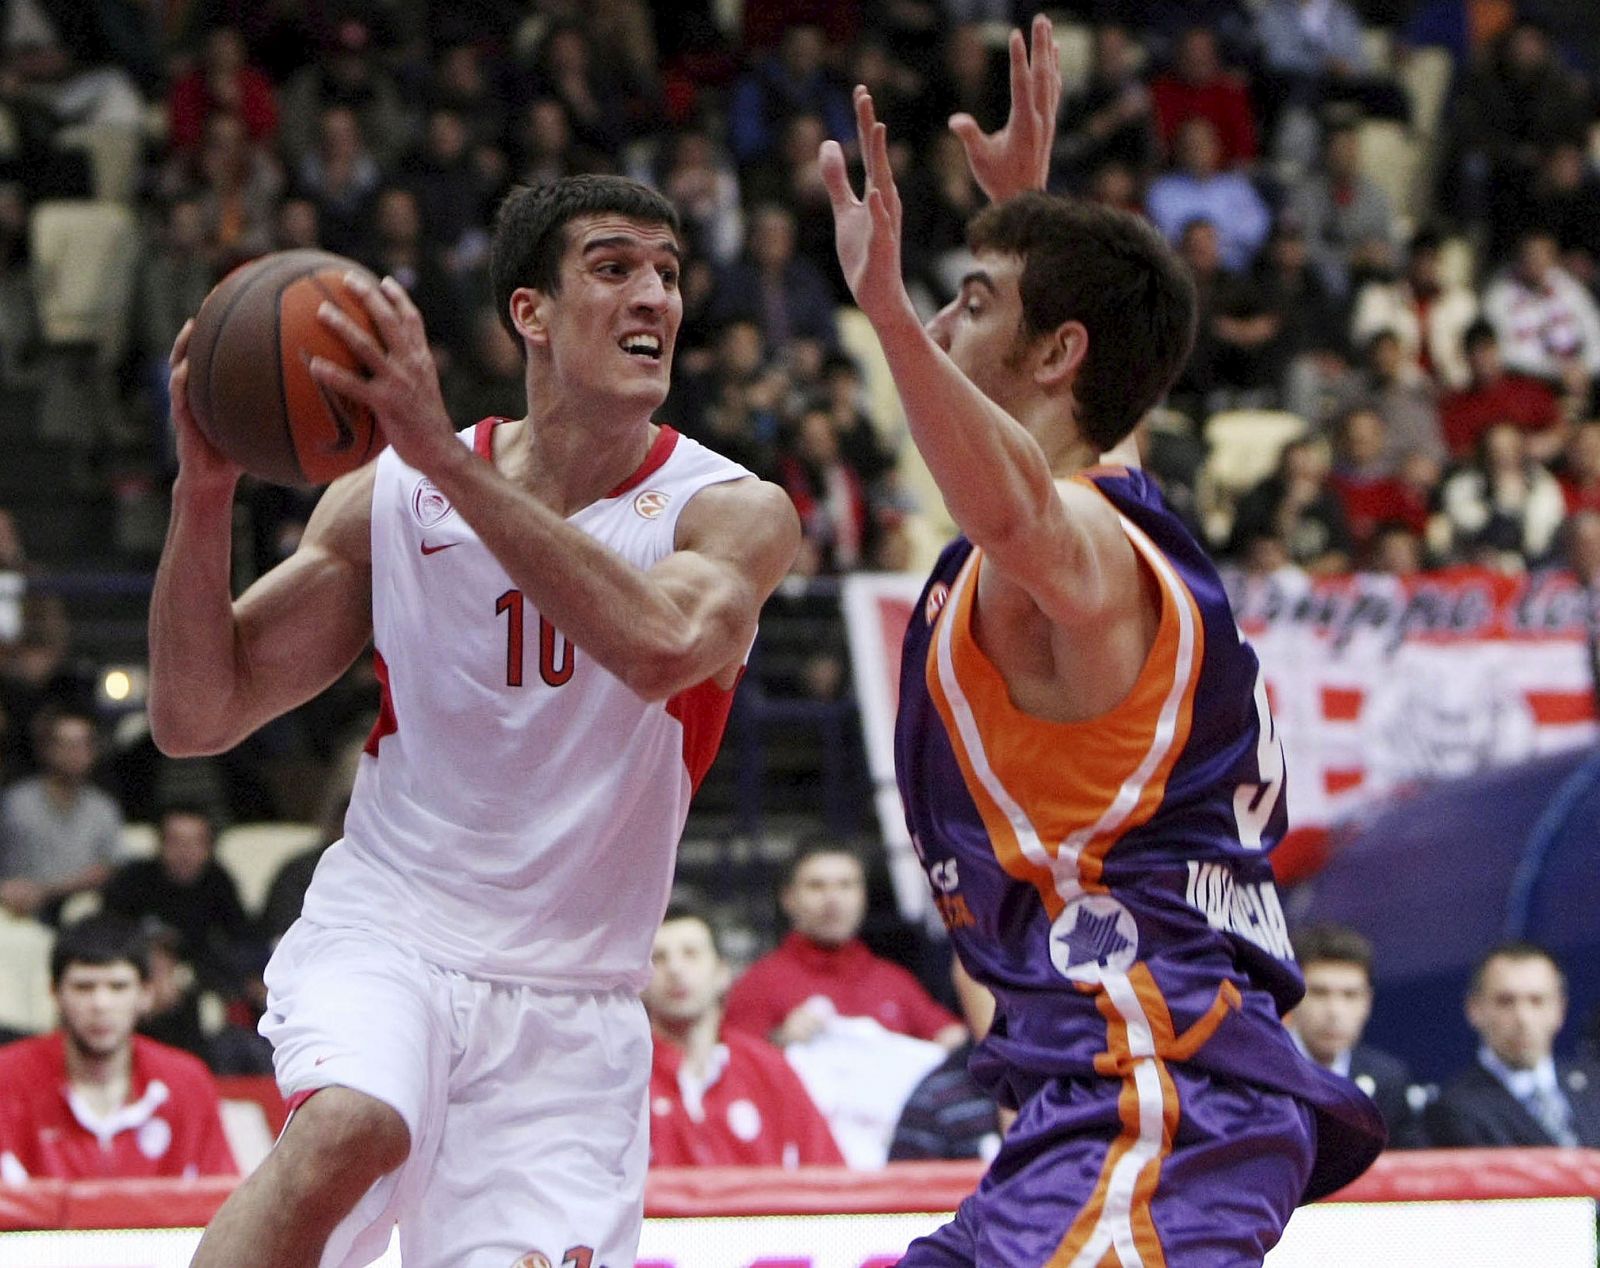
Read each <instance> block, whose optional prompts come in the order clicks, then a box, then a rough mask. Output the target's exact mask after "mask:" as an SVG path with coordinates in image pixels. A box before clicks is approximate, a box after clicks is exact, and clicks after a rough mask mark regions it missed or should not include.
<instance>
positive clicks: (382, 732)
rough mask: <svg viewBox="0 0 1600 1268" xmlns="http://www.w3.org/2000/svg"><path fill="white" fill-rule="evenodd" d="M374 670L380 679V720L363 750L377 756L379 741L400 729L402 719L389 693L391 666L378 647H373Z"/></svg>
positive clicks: (374, 726) (373, 725)
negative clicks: (400, 719)
mask: <svg viewBox="0 0 1600 1268" xmlns="http://www.w3.org/2000/svg"><path fill="white" fill-rule="evenodd" d="M372 672H373V673H374V674H375V675H376V676H377V679H378V720H377V721H376V722H374V723H373V724H372V733H371V734H370V735H368V736H367V742H366V743H365V744H363V745H362V746H361V751H362V752H363V753H367V754H369V755H370V756H372V757H376V756H377V755H378V741H379V740H381V739H383V737H384V736H386V735H393V734H394V733H395V732H396V731H398V730H399V729H400V721H399V719H398V718H396V717H395V715H394V697H393V696H392V695H391V694H390V693H389V666H388V665H387V664H386V663H385V662H384V659H383V653H382V652H380V651H379V650H378V649H377V648H376V647H374V648H373V649H372Z"/></svg>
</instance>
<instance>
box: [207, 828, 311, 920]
mask: <svg viewBox="0 0 1600 1268" xmlns="http://www.w3.org/2000/svg"><path fill="white" fill-rule="evenodd" d="M321 839H322V834H321V832H320V830H319V829H318V828H317V826H316V825H315V824H312V823H241V824H239V825H237V826H236V827H232V828H228V829H226V830H224V832H223V833H222V836H221V837H220V838H219V839H218V841H217V862H219V863H221V864H222V866H223V867H225V868H226V869H227V870H228V874H229V875H230V876H232V877H233V879H234V881H235V883H236V884H237V885H238V886H239V897H240V899H241V900H242V901H243V902H244V906H245V910H246V911H248V912H250V913H251V914H256V913H259V912H260V910H261V907H262V904H263V903H265V902H266V900H267V890H268V889H270V888H271V886H272V880H273V877H275V876H277V874H278V869H279V868H281V867H282V866H283V865H284V864H285V863H286V862H288V861H289V860H290V859H292V858H293V857H294V856H295V855H297V854H300V853H302V852H303V851H305V850H308V849H310V848H311V847H312V846H313V845H315V844H316V843H317V842H318V841H320V840H321Z"/></svg>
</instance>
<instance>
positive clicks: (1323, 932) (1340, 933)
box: [1289, 923, 1372, 986]
mask: <svg viewBox="0 0 1600 1268" xmlns="http://www.w3.org/2000/svg"><path fill="white" fill-rule="evenodd" d="M1289 941H1290V943H1291V945H1293V947H1294V958H1295V959H1297V960H1299V961H1300V967H1301V968H1302V969H1306V968H1310V967H1311V966H1312V965H1313V964H1354V965H1355V966H1356V967H1357V968H1359V969H1360V970H1361V972H1362V974H1363V975H1364V976H1365V977H1366V979H1367V985H1368V986H1371V985H1372V943H1370V942H1368V941H1367V939H1366V938H1365V937H1363V936H1362V935H1361V934H1359V933H1357V932H1356V931H1355V930H1354V929H1351V928H1348V927H1347V926H1345V925H1336V924H1331V923H1329V924H1317V925H1310V926H1308V927H1307V928H1305V929H1301V930H1298V931H1297V932H1295V933H1293V934H1291V935H1290V936H1289Z"/></svg>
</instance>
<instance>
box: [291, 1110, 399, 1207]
mask: <svg viewBox="0 0 1600 1268" xmlns="http://www.w3.org/2000/svg"><path fill="white" fill-rule="evenodd" d="M284 1146H286V1147H287V1148H286V1149H285V1152H286V1153H287V1154H289V1155H290V1157H289V1158H288V1159H287V1160H288V1161H290V1162H292V1163H293V1164H294V1166H293V1171H294V1173H295V1174H296V1175H297V1176H298V1177H301V1178H303V1179H306V1180H307V1181H308V1182H310V1183H313V1184H321V1185H323V1186H326V1185H327V1184H328V1183H329V1181H330V1179H332V1178H334V1177H338V1178H339V1179H340V1180H343V1181H345V1182H350V1183H356V1184H359V1185H360V1186H361V1187H362V1188H365V1187H366V1186H368V1185H370V1184H372V1183H373V1182H375V1181H376V1180H378V1179H380V1178H381V1177H383V1176H385V1175H388V1174H389V1172H391V1171H393V1170H394V1169H395V1168H396V1167H398V1166H400V1164H401V1163H403V1162H404V1161H405V1160H406V1158H407V1156H408V1155H409V1154H410V1152H411V1132H410V1130H409V1129H408V1128H407V1127H406V1123H405V1120H404V1119H403V1118H401V1117H400V1115H399V1114H398V1113H397V1112H396V1111H395V1110H393V1109H392V1108H390V1107H389V1106H388V1105H385V1104H384V1103H383V1102H382V1101H379V1100H377V1099H375V1098H373V1097H370V1096H367V1095H365V1094H364V1093H361V1092H353V1091H351V1090H350V1089H349V1088H337V1087H336V1088H327V1089H326V1090H324V1091H322V1092H319V1093H317V1095H316V1096H314V1097H312V1098H311V1099H310V1100H309V1101H307V1102H306V1103H305V1104H304V1105H303V1106H301V1108H300V1109H299V1110H298V1111H297V1112H296V1114H295V1119H294V1122H293V1124H292V1125H291V1128H290V1130H289V1131H288V1132H287V1133H285V1136H284Z"/></svg>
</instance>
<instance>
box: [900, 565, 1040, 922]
mask: <svg viewBox="0 0 1600 1268" xmlns="http://www.w3.org/2000/svg"><path fill="white" fill-rule="evenodd" d="M979 557H980V552H979V551H978V550H977V549H974V550H973V552H972V555H971V557H970V558H969V559H968V560H967V562H966V564H965V565H964V566H963V567H962V569H961V571H960V572H959V573H958V574H957V575H956V579H955V584H954V586H953V587H952V590H951V594H950V597H949V599H948V600H946V602H945V605H944V610H943V611H942V612H941V613H940V615H939V623H938V627H937V628H936V629H935V630H934V636H933V638H932V639H931V640H929V644H928V663H927V668H926V679H927V686H928V695H929V697H930V698H931V699H932V700H933V704H934V707H935V708H936V709H938V711H939V717H940V718H941V719H942V720H943V722H944V727H945V732H946V733H947V734H948V735H949V737H950V747H951V749H952V750H953V751H954V753H955V757H956V764H957V765H958V766H960V768H961V776H962V779H963V780H964V781H965V783H966V786H967V791H968V793H969V794H970V795H971V797H972V801H973V804H974V805H975V806H976V807H977V809H978V813H979V815H980V816H982V818H983V826H984V829H985V830H986V831H987V833H988V836H989V844H990V846H991V847H992V848H993V850H994V852H995V857H996V859H998V860H999V863H1000V866H1001V867H1002V868H1003V869H1005V872H1006V874H1007V875H1008V876H1011V877H1012V878H1014V879H1016V880H1019V881H1023V882H1025V883H1027V884H1030V885H1032V886H1033V887H1034V888H1035V889H1037V890H1038V891H1039V897H1040V899H1041V901H1042V902H1043V903H1044V906H1045V910H1046V911H1048V912H1049V913H1050V918H1051V919H1052V920H1054V919H1055V918H1056V917H1057V916H1059V915H1060V914H1061V912H1062V910H1063V909H1064V908H1065V907H1066V901H1065V899H1064V898H1063V897H1062V895H1061V894H1060V893H1059V892H1058V891H1057V881H1056V877H1055V874H1054V872H1053V870H1052V867H1051V862H1052V859H1053V857H1054V852H1053V851H1050V850H1047V848H1046V847H1045V845H1044V843H1043V842H1042V841H1041V840H1040V838H1039V833H1038V831H1037V829H1036V828H1035V827H1034V825H1033V823H1032V822H1030V820H1029V818H1028V815H1027V812H1026V810H1025V809H1024V808H1023V807H1022V806H1020V805H1018V804H1017V803H1016V801H1015V800H1014V799H1013V798H1012V797H1011V795H1010V793H1009V792H1008V790H1007V788H1006V787H1005V785H1004V783H1003V782H1002V781H1001V779H1000V778H999V776H998V774H997V772H996V770H995V768H994V767H993V765H992V764H991V761H990V758H989V756H988V754H987V752H986V751H985V750H986V745H987V743H988V742H989V740H990V736H989V735H986V734H984V733H983V731H982V726H981V723H980V722H979V720H978V717H977V716H976V714H975V711H974V709H973V707H972V705H971V703H970V701H969V697H968V696H967V694H966V692H965V691H964V690H963V688H964V684H963V683H961V682H960V681H959V679H958V678H957V676H956V675H955V673H954V671H953V666H952V663H951V655H952V653H951V645H952V642H953V638H952V635H953V632H954V631H956V630H960V631H962V632H963V633H964V635H965V637H966V638H967V639H969V640H970V638H971V628H972V601H973V597H974V595H975V594H976V592H977V574H978V560H979ZM996 677H998V675H996ZM947 682H948V683H949V686H950V690H948V691H947V690H946V683H947ZM1001 691H1002V693H1003V692H1004V684H1003V683H1002V684H1001ZM991 729H992V728H991Z"/></svg>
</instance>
